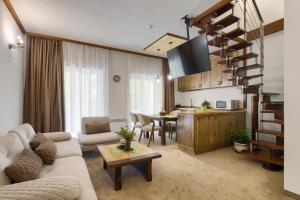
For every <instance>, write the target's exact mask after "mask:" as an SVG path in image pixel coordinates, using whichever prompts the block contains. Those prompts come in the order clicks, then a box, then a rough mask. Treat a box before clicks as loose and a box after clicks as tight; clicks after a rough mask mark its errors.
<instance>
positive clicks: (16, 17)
mask: <svg viewBox="0 0 300 200" xmlns="http://www.w3.org/2000/svg"><path fill="white" fill-rule="evenodd" d="M3 3H4V4H5V5H6V7H7V9H8V10H9V12H10V14H11V15H12V17H13V18H14V20H15V22H16V23H17V25H18V27H19V28H20V30H21V31H22V33H23V34H26V30H25V28H24V26H23V24H22V23H21V21H20V18H19V17H18V15H17V13H16V11H15V9H14V7H13V6H12V5H11V3H10V1H9V0H3Z"/></svg>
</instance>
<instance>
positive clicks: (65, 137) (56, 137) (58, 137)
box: [43, 132, 72, 142]
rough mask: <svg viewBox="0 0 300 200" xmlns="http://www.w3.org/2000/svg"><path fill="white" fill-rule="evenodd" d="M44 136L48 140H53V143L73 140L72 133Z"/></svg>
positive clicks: (56, 133) (51, 133)
mask: <svg viewBox="0 0 300 200" xmlns="http://www.w3.org/2000/svg"><path fill="white" fill-rule="evenodd" d="M43 134H44V136H45V137H46V138H48V139H51V140H52V141H53V142H61V141H67V140H70V139H72V135H71V133H68V132H50V133H43Z"/></svg>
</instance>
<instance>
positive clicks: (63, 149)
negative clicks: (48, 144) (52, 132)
mask: <svg viewBox="0 0 300 200" xmlns="http://www.w3.org/2000/svg"><path fill="white" fill-rule="evenodd" d="M55 144H56V147H57V155H56V158H65V157H70V156H82V152H81V148H80V146H79V144H78V141H77V140H76V139H75V138H72V139H71V140H67V141H62V142H55Z"/></svg>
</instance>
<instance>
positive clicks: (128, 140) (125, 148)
mask: <svg viewBox="0 0 300 200" xmlns="http://www.w3.org/2000/svg"><path fill="white" fill-rule="evenodd" d="M130 146H131V140H130V139H126V142H125V146H124V150H125V151H129V150H130Z"/></svg>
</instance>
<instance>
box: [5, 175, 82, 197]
mask: <svg viewBox="0 0 300 200" xmlns="http://www.w3.org/2000/svg"><path fill="white" fill-rule="evenodd" d="M79 197H80V183H79V180H78V178H76V177H69V176H61V177H48V178H43V179H38V180H33V181H26V182H23V183H16V184H12V185H7V186H3V187H0V199H2V200H42V199H43V200H75V199H78V198H79Z"/></svg>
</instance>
